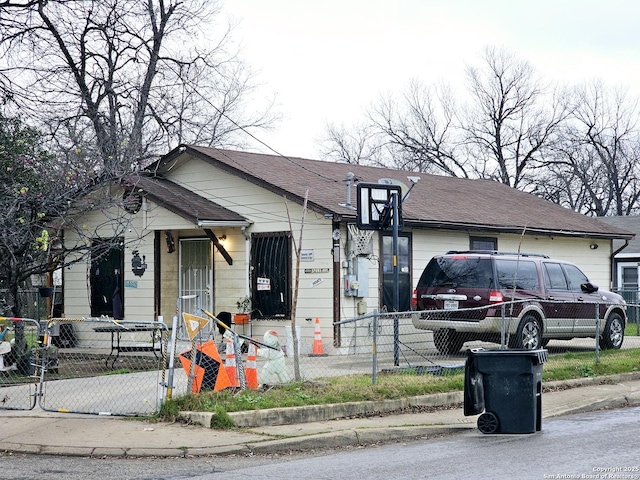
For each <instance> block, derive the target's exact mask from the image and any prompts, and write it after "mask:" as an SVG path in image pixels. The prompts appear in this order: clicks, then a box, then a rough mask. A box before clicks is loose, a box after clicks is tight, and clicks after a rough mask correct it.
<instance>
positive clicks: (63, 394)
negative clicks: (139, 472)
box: [0, 301, 640, 416]
mask: <svg viewBox="0 0 640 480" xmlns="http://www.w3.org/2000/svg"><path fill="white" fill-rule="evenodd" d="M639 311H640V310H639V305H638V304H637V303H636V304H627V306H626V309H624V310H622V314H620V311H619V310H618V311H616V310H615V309H611V306H608V305H605V304H601V305H600V304H584V305H576V304H575V303H569V302H540V301H536V302H516V303H514V304H511V303H504V304H501V305H494V306H491V307H489V308H485V309H472V310H430V311H424V312H414V311H409V312H398V313H387V312H380V313H379V312H374V313H371V314H368V315H363V316H360V317H356V318H352V319H347V320H344V321H342V322H340V325H339V328H340V332H341V342H340V345H337V346H334V345H333V342H332V340H331V338H327V337H326V336H325V337H324V338H323V337H322V335H321V333H320V330H319V325H317V327H318V329H317V330H316V332H315V334H314V336H313V339H310V338H309V337H308V335H307V336H305V338H304V339H300V338H299V339H298V340H299V343H300V342H301V343H300V344H299V347H298V349H297V352H298V356H297V358H294V351H295V349H293V348H292V346H291V345H284V346H286V347H287V348H285V349H282V350H281V349H280V348H278V350H277V351H278V352H279V353H280V352H281V353H282V355H281V358H280V361H281V363H280V366H281V368H282V369H283V371H284V376H283V377H282V378H283V379H285V380H294V379H296V378H298V379H300V380H316V379H322V378H327V377H331V376H344V375H353V374H364V375H370V376H371V378H372V383H374V384H375V383H376V376H377V375H378V374H379V373H388V372H410V373H415V374H419V375H420V374H428V375H445V374H448V373H457V372H463V371H464V362H465V354H466V353H465V352H466V350H468V349H471V348H478V347H484V348H513V347H518V346H520V345H519V343H518V342H523V341H524V342H526V339H527V338H534V337H536V336H537V335H538V332H537V331H536V329H539V330H540V331H544V332H545V334H544V335H543V336H542V340H541V345H542V346H544V347H545V348H546V349H547V350H548V351H549V354H550V357H551V358H553V357H554V356H556V357H557V358H558V359H560V361H562V359H563V358H564V356H565V355H566V354H570V353H585V352H586V353H588V354H590V355H589V357H590V358H591V359H592V360H588V361H587V362H585V363H589V364H593V362H598V361H599V355H600V353H601V351H602V349H611V350H615V351H619V355H622V356H624V355H625V352H630V353H629V355H631V351H632V349H633V350H637V349H640V325H639V324H638V320H637V319H638V313H639ZM514 312H516V313H517V314H514ZM616 315H618V316H616ZM625 318H626V319H627V320H626V323H625ZM525 319H527V321H523V320H525ZM612 319H617V321H612ZM532 320H533V321H532ZM618 326H619V327H620V328H618ZM285 330H290V328H289V329H285ZM203 331H204V332H207V334H206V335H205V336H206V337H207V338H204V337H203V336H198V337H196V338H195V339H194V341H190V340H182V339H180V338H178V336H177V335H174V336H173V337H172V336H171V330H170V329H169V328H168V327H167V325H165V324H164V323H162V322H128V321H119V322H116V321H113V320H109V319H106V318H92V319H54V320H53V321H51V320H50V321H38V320H34V319H13V318H6V317H0V332H5V333H4V338H3V339H2V340H3V342H2V344H1V345H2V346H1V347H0V348H1V350H0V351H1V352H3V353H1V354H0V358H1V359H2V362H1V363H0V367H1V368H0V409H23V410H26V409H32V408H34V407H35V406H36V405H38V406H39V407H40V408H42V409H44V410H49V411H58V412H74V413H90V414H103V415H105V414H108V415H140V416H145V415H152V414H154V413H156V412H158V411H159V409H160V407H161V405H162V403H163V402H164V401H165V400H166V399H167V398H171V395H172V394H173V395H176V396H181V395H185V394H186V393H187V391H191V390H190V388H191V385H190V381H189V378H190V375H191V374H192V373H193V372H189V371H188V370H187V369H186V368H185V367H184V362H182V361H181V360H180V359H181V356H182V357H185V354H186V356H187V357H188V356H189V354H188V353H187V352H193V351H194V345H196V344H204V343H205V342H209V343H211V341H212V340H213V341H214V342H215V344H216V346H217V351H218V353H219V359H220V364H219V365H218V367H219V368H222V367H224V368H225V371H227V372H229V376H230V377H231V376H233V371H234V369H235V371H236V372H237V373H236V376H237V377H238V378H240V377H242V378H245V376H246V375H245V374H246V371H245V370H244V369H245V368H246V367H247V366H251V368H254V367H255V369H256V370H257V376H258V379H259V380H260V383H261V384H262V383H267V382H264V378H265V374H267V373H269V370H270V369H272V368H273V360H274V358H273V356H270V355H268V352H269V351H272V350H270V349H266V348H265V347H260V348H258V354H257V357H253V356H252V357H251V358H248V357H249V356H250V355H256V352H255V351H253V349H249V348H246V346H247V345H246V342H247V340H246V339H243V340H242V342H244V343H245V345H243V346H240V352H237V351H234V352H229V350H228V346H227V345H226V344H225V342H224V339H222V338H221V337H220V336H219V334H218V333H217V329H214V328H205V329H203ZM596 332H597V333H596ZM214 335H216V337H215V338H213V336H214ZM617 338H620V340H622V339H623V341H622V343H621V344H618V343H616V342H617V340H616V339H617ZM523 339H524V340H523ZM603 339H607V340H604V341H603ZM311 342H312V343H311ZM227 343H228V342H227ZM16 345H21V346H19V347H16ZM281 345H282V343H281ZM618 347H620V350H618ZM283 350H286V355H284V351H283ZM172 352H173V356H171V353H172ZM172 359H173V361H171V360H172ZM231 360H232V361H231ZM248 360H249V361H248ZM234 365H235V366H234ZM218 367H217V368H218ZM585 369H586V370H588V365H585ZM297 374H299V375H297ZM208 388H211V387H208ZM233 388H235V389H239V388H240V384H239V383H238V384H237V386H236V387H233Z"/></svg>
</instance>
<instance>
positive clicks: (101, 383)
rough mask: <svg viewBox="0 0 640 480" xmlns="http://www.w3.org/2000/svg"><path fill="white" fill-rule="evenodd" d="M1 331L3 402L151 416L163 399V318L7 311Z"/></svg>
mask: <svg viewBox="0 0 640 480" xmlns="http://www.w3.org/2000/svg"><path fill="white" fill-rule="evenodd" d="M0 331H4V332H5V334H4V338H3V342H2V347H1V348H2V350H0V351H6V352H5V353H3V354H1V358H2V363H1V364H0V367H2V368H0V409H13V410H28V409H33V408H34V407H35V406H36V404H38V406H39V407H40V408H42V409H43V410H47V411H56V412H70V413H88V414H100V415H137V416H146V415H152V414H154V413H157V412H158V411H159V409H160V407H161V405H162V402H163V400H164V397H165V395H166V388H167V382H166V378H165V377H166V373H167V372H166V365H167V361H166V360H167V352H168V347H169V345H168V338H169V335H168V329H167V326H166V325H165V324H164V323H162V322H129V321H113V320H110V319H107V318H90V319H54V320H52V321H44V322H39V321H37V320H33V319H22V318H7V317H0ZM19 344H22V345H24V351H22V352H20V351H19V350H20V348H19V347H18V345H19ZM175 388H176V387H175V386H174V389H175Z"/></svg>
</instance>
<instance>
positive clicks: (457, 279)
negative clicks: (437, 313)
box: [418, 256, 493, 289]
mask: <svg viewBox="0 0 640 480" xmlns="http://www.w3.org/2000/svg"><path fill="white" fill-rule="evenodd" d="M492 285H493V271H492V268H491V260H490V259H489V258H478V257H472V258H468V257H466V256H452V257H440V258H432V259H431V261H430V262H429V264H428V265H427V268H425V270H424V272H423V273H422V276H421V277H420V281H419V282H418V286H419V287H445V286H447V287H448V286H450V287H456V288H486V289H489V288H491V287H492Z"/></svg>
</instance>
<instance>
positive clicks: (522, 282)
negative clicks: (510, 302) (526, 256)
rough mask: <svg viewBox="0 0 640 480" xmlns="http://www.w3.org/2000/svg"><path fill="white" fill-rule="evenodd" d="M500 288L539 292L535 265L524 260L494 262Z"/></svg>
mask: <svg viewBox="0 0 640 480" xmlns="http://www.w3.org/2000/svg"><path fill="white" fill-rule="evenodd" d="M496 269H497V270H498V285H499V286H500V288H509V289H513V288H515V289H517V290H534V291H535V290H540V284H539V283H538V269H537V268H536V264H535V263H533V262H528V261H525V260H496Z"/></svg>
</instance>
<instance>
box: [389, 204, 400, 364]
mask: <svg viewBox="0 0 640 480" xmlns="http://www.w3.org/2000/svg"><path fill="white" fill-rule="evenodd" d="M391 203H392V206H393V243H392V248H393V311H394V312H395V314H394V316H393V365H394V366H396V367H397V366H398V365H400V321H399V319H398V312H399V311H400V280H399V279H400V274H399V267H398V192H391Z"/></svg>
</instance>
